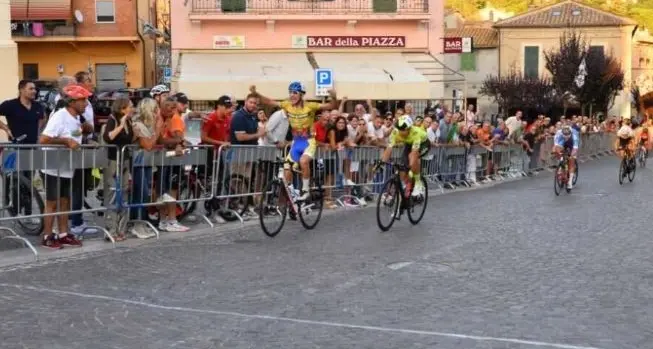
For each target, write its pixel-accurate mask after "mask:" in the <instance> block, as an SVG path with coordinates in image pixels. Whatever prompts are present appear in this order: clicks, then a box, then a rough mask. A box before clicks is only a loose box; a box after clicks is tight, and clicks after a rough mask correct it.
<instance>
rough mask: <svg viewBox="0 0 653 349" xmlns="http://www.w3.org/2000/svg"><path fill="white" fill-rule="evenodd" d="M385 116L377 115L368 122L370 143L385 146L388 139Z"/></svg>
mask: <svg viewBox="0 0 653 349" xmlns="http://www.w3.org/2000/svg"><path fill="white" fill-rule="evenodd" d="M383 121H384V120H383V117H382V116H381V115H376V117H374V120H373V121H371V122H369V123H367V137H368V142H369V144H370V145H374V146H377V147H385V146H386V144H387V141H386V133H387V132H386V127H385V125H383Z"/></svg>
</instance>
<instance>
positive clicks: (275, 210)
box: [259, 180, 288, 238]
mask: <svg viewBox="0 0 653 349" xmlns="http://www.w3.org/2000/svg"><path fill="white" fill-rule="evenodd" d="M284 190H285V188H283V182H281V181H280V180H273V181H270V182H269V183H268V185H267V186H266V188H265V191H264V192H263V195H262V197H261V202H260V204H259V207H260V210H259V221H260V223H261V229H263V233H265V235H267V236H269V237H271V238H273V237H275V236H277V234H279V232H280V231H281V229H282V228H283V225H284V223H285V222H286V215H287V211H288V201H287V199H286V194H285V193H283V191H284ZM268 218H276V219H278V220H279V223H278V225H277V226H273V225H270V223H268V222H266V221H267V219H268Z"/></svg>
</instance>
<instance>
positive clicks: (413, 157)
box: [381, 116, 431, 197]
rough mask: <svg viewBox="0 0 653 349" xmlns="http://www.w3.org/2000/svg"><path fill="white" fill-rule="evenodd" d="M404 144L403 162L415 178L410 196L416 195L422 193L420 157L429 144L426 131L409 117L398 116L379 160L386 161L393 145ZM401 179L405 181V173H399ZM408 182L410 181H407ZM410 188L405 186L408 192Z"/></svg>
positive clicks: (412, 177)
mask: <svg viewBox="0 0 653 349" xmlns="http://www.w3.org/2000/svg"><path fill="white" fill-rule="evenodd" d="M400 145H404V155H403V158H404V163H407V164H408V167H409V168H410V172H408V176H409V177H410V178H411V179H414V180H415V188H413V191H412V196H414V197H418V196H420V195H424V183H422V180H421V177H420V172H421V165H422V164H421V161H420V159H421V157H422V156H423V155H425V154H426V153H427V152H428V151H429V148H430V146H431V143H430V142H429V139H428V137H427V135H426V131H425V130H424V129H423V128H421V127H418V126H413V121H412V120H411V118H410V117H406V116H400V117H399V118H397V122H396V123H395V129H394V130H393V131H392V133H391V134H390V141H389V142H388V146H387V147H386V148H385V151H384V152H383V156H382V157H381V160H383V161H384V162H388V160H389V159H390V156H392V148H393V147H395V146H400ZM401 180H402V181H403V182H404V183H405V182H407V181H406V174H405V173H401ZM409 183H410V182H409ZM410 189H411V188H406V191H407V192H409V191H410Z"/></svg>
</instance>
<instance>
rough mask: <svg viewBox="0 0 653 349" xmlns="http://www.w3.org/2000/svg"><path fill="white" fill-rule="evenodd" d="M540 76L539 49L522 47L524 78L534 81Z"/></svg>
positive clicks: (536, 47)
mask: <svg viewBox="0 0 653 349" xmlns="http://www.w3.org/2000/svg"><path fill="white" fill-rule="evenodd" d="M539 76H540V48H539V47H538V46H526V47H524V77H526V78H531V79H536V78H538V77H539Z"/></svg>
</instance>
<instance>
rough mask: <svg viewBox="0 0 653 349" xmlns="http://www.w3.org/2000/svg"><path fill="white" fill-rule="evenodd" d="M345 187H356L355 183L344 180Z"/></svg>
mask: <svg viewBox="0 0 653 349" xmlns="http://www.w3.org/2000/svg"><path fill="white" fill-rule="evenodd" d="M345 185H346V186H348V187H353V186H355V185H356V183H354V181H352V180H351V179H345Z"/></svg>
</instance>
